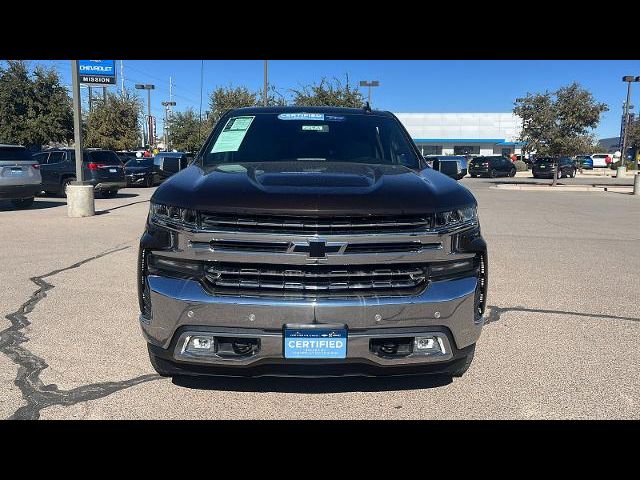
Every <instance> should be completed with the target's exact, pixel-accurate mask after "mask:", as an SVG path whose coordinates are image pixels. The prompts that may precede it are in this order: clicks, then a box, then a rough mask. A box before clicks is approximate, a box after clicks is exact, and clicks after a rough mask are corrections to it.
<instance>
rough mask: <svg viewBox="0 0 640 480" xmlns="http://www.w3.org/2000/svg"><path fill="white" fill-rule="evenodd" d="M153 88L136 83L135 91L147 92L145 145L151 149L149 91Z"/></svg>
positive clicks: (153, 86) (153, 87)
mask: <svg viewBox="0 0 640 480" xmlns="http://www.w3.org/2000/svg"><path fill="white" fill-rule="evenodd" d="M155 88H156V86H155V85H152V84H149V83H136V90H146V91H147V143H148V144H149V148H151V142H152V141H153V139H152V138H151V90H154V89H155Z"/></svg>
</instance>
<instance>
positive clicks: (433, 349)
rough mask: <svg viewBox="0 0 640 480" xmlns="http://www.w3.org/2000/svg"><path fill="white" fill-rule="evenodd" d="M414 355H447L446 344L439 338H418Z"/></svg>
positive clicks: (415, 342)
mask: <svg viewBox="0 0 640 480" xmlns="http://www.w3.org/2000/svg"><path fill="white" fill-rule="evenodd" d="M413 346H414V353H419V354H432V353H437V354H441V355H442V354H445V353H446V352H445V348H444V342H443V341H442V338H440V337H438V336H435V335H433V336H429V337H416V338H415V341H414V344H413Z"/></svg>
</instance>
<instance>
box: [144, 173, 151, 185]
mask: <svg viewBox="0 0 640 480" xmlns="http://www.w3.org/2000/svg"><path fill="white" fill-rule="evenodd" d="M144 186H145V187H147V188H151V187H153V175H148V176H147V178H146V180H145V181H144Z"/></svg>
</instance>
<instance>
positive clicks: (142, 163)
mask: <svg viewBox="0 0 640 480" xmlns="http://www.w3.org/2000/svg"><path fill="white" fill-rule="evenodd" d="M124 166H125V167H152V166H153V158H133V159H131V160H129V161H128V162H127V163H125V164H124Z"/></svg>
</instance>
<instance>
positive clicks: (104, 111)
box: [84, 91, 142, 150]
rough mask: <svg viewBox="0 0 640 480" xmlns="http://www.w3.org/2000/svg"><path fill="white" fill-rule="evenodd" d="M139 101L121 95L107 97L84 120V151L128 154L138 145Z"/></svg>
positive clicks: (135, 97) (140, 106)
mask: <svg viewBox="0 0 640 480" xmlns="http://www.w3.org/2000/svg"><path fill="white" fill-rule="evenodd" d="M141 111H142V102H141V101H140V99H139V98H138V97H137V96H135V95H131V94H130V93H128V92H126V91H125V92H124V93H122V94H120V95H116V94H113V93H107V101H106V103H105V104H98V105H96V106H94V108H93V109H92V111H91V112H90V113H89V115H88V116H87V122H86V125H87V131H86V137H85V141H84V143H85V146H86V147H96V148H107V149H109V150H129V149H133V148H135V147H136V146H137V145H138V144H139V141H140V123H139V121H138V119H139V115H140V113H141Z"/></svg>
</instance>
